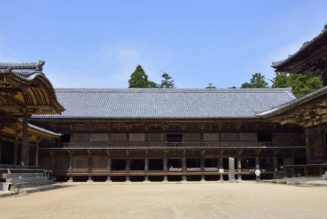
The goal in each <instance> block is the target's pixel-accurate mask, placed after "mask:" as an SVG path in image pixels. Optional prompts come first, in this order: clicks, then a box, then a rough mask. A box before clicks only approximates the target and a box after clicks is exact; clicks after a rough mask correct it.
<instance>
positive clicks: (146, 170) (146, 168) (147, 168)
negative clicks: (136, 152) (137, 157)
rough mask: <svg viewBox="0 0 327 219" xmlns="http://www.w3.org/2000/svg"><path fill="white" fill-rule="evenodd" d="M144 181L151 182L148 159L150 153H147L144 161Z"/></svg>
mask: <svg viewBox="0 0 327 219" xmlns="http://www.w3.org/2000/svg"><path fill="white" fill-rule="evenodd" d="M144 172H145V175H144V181H145V182H147V181H149V176H148V172H149V158H148V151H145V159H144Z"/></svg>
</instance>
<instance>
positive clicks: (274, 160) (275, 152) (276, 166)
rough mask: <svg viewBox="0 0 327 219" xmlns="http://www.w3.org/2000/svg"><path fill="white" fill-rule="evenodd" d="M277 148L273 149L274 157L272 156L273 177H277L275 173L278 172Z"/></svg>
mask: <svg viewBox="0 0 327 219" xmlns="http://www.w3.org/2000/svg"><path fill="white" fill-rule="evenodd" d="M277 156H278V150H276V151H274V157H273V167H274V176H273V177H274V179H276V178H277V173H278V159H277Z"/></svg>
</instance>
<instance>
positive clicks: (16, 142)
mask: <svg viewBox="0 0 327 219" xmlns="http://www.w3.org/2000/svg"><path fill="white" fill-rule="evenodd" d="M18 134H19V131H16V136H15V145H14V165H17V162H18V159H17V156H18Z"/></svg>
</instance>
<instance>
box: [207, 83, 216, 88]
mask: <svg viewBox="0 0 327 219" xmlns="http://www.w3.org/2000/svg"><path fill="white" fill-rule="evenodd" d="M206 89H217V87H216V86H215V85H213V83H209V84H208V85H207V87H206Z"/></svg>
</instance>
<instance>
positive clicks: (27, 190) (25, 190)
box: [19, 184, 60, 195]
mask: <svg viewBox="0 0 327 219" xmlns="http://www.w3.org/2000/svg"><path fill="white" fill-rule="evenodd" d="M59 187H60V186H59V185H56V184H49V185H40V186H36V187H32V188H22V189H20V190H19V194H20V195H25V194H29V193H33V192H40V191H47V190H50V189H56V188H59Z"/></svg>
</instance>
